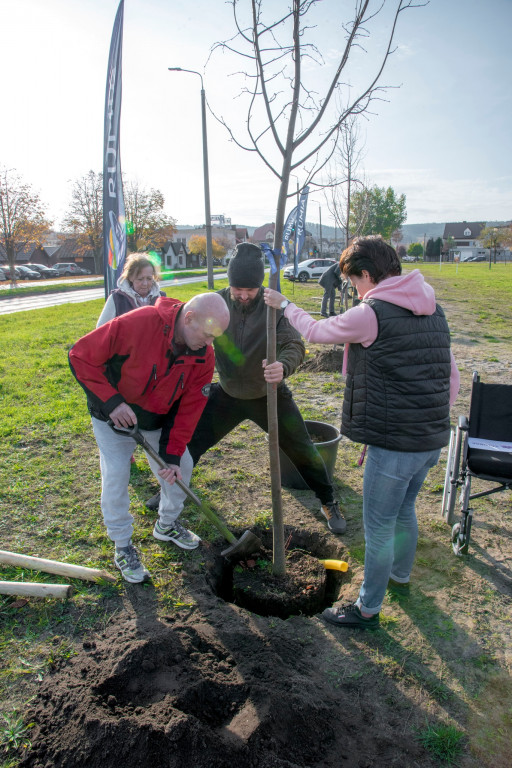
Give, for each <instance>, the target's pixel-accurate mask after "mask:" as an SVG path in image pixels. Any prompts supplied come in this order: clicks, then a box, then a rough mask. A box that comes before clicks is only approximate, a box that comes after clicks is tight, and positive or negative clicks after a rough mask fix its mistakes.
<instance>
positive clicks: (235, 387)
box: [146, 243, 347, 533]
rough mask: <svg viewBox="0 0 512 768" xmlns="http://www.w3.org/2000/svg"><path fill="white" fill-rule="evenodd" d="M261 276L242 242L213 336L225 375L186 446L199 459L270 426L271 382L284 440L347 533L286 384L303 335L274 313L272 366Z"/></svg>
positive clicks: (256, 252)
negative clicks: (234, 436)
mask: <svg viewBox="0 0 512 768" xmlns="http://www.w3.org/2000/svg"><path fill="white" fill-rule="evenodd" d="M263 278H264V265H263V258H262V253H261V249H260V248H258V246H256V245H253V244H251V243H241V244H240V245H238V246H237V248H236V251H235V253H234V255H233V257H232V258H231V260H230V262H229V265H228V279H229V288H224V289H223V290H221V291H219V292H218V293H219V295H220V296H222V297H223V299H224V301H225V302H226V304H227V306H228V309H229V315H230V320H229V325H228V328H227V330H226V331H225V332H224V334H222V336H220V337H219V338H218V339H216V340H215V341H214V347H215V363H216V368H217V371H218V375H219V382H218V383H215V384H212V385H211V388H210V394H209V397H208V402H207V404H206V407H205V409H204V411H203V413H202V415H201V418H200V420H199V423H198V425H197V427H196V430H195V432H194V435H193V437H192V440H191V441H190V442H189V444H188V450H189V452H190V455H191V457H192V461H193V464H194V465H195V464H196V463H197V462H198V460H199V458H200V457H201V456H202V455H203V453H205V452H206V451H207V450H208V449H209V448H211V447H212V446H214V445H216V444H217V443H218V442H219V441H220V440H222V438H223V437H224V436H225V435H227V434H228V433H229V432H231V430H233V429H234V428H235V427H236V426H238V424H240V423H241V422H242V421H245V419H250V420H251V421H253V422H254V423H255V424H257V425H258V426H259V427H261V429H263V430H264V431H265V432H267V431H268V420H267V384H268V383H271V384H276V385H277V413H278V427H279V446H280V448H281V450H282V451H283V452H284V453H285V454H286V455H287V456H288V458H289V459H290V461H292V462H293V464H295V466H296V467H297V469H298V471H299V472H300V474H301V475H302V477H303V478H304V480H305V482H306V483H307V484H308V485H309V487H310V488H311V490H312V491H314V493H315V495H316V496H317V498H318V499H319V501H320V509H321V512H322V514H323V515H324V517H325V518H326V520H327V525H328V527H329V529H330V530H331V531H332V532H333V533H344V532H345V530H346V527H347V524H346V521H345V518H344V517H343V515H342V514H341V512H340V509H339V505H338V502H337V501H336V499H335V496H334V488H333V485H332V482H331V480H330V479H329V476H328V474H327V470H326V469H325V465H324V462H323V460H322V457H321V456H320V454H319V453H318V450H317V449H316V447H315V445H314V444H313V442H312V440H311V438H310V436H309V433H308V430H307V428H306V425H305V423H304V420H303V418H302V416H301V414H300V411H299V409H298V407H297V405H296V403H295V401H294V399H293V396H292V393H291V392H290V390H289V389H288V387H287V386H286V383H285V379H286V378H287V377H288V376H291V374H292V373H293V372H294V371H295V370H296V368H297V367H298V366H299V365H300V363H301V362H302V361H303V359H304V354H305V349H304V343H303V341H302V339H301V336H300V334H299V333H298V332H297V331H296V330H294V329H293V328H292V327H291V325H290V324H289V323H288V321H287V320H286V318H285V317H284V314H283V312H282V310H278V312H277V320H276V322H277V328H276V334H277V343H276V361H275V362H274V363H271V364H269V365H267V361H266V354H267V308H266V305H265V303H264V301H263V288H262V283H263ZM184 479H186V478H185V477H184ZM173 492H174V494H175V495H176V497H177V496H179V495H180V494H183V492H182V491H181V490H180V489H179V488H178V487H177V486H173ZM184 500H185V496H184V494H183V501H184ZM155 502H156V497H153V499H150V500H149V502H148V503H147V505H146V506H149V507H150V508H153V505H154V504H155ZM182 503H183V502H182Z"/></svg>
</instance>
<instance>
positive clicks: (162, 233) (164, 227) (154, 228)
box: [124, 181, 176, 253]
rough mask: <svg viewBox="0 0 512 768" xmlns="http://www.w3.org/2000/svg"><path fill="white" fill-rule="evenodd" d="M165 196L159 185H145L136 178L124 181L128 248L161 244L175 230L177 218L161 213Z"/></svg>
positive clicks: (142, 248)
mask: <svg viewBox="0 0 512 768" xmlns="http://www.w3.org/2000/svg"><path fill="white" fill-rule="evenodd" d="M164 204H165V200H164V196H163V194H162V193H161V192H160V190H158V189H149V190H147V189H145V188H144V187H142V186H141V185H140V184H139V182H138V181H129V182H127V183H125V184H124V207H125V214H126V240H127V247H128V252H129V253H132V252H134V251H143V250H146V248H148V246H151V247H152V248H161V247H162V246H163V245H164V243H165V242H166V241H167V240H170V239H171V237H172V236H173V234H174V233H175V232H176V221H175V219H172V218H171V217H170V216H168V215H167V214H166V213H164Z"/></svg>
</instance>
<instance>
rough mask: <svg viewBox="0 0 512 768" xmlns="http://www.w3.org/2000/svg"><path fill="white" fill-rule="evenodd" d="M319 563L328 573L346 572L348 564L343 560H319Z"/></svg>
mask: <svg viewBox="0 0 512 768" xmlns="http://www.w3.org/2000/svg"><path fill="white" fill-rule="evenodd" d="M320 562H321V563H322V564H323V565H324V567H325V568H327V569H328V570H330V571H348V563H346V562H345V560H320Z"/></svg>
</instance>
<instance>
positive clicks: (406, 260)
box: [402, 256, 417, 263]
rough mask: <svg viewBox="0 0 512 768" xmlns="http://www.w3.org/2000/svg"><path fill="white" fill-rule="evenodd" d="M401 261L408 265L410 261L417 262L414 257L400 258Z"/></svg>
mask: <svg viewBox="0 0 512 768" xmlns="http://www.w3.org/2000/svg"><path fill="white" fill-rule="evenodd" d="M402 261H405V262H406V263H409V262H411V261H417V258H416V256H402Z"/></svg>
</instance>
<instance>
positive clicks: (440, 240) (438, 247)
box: [433, 237, 443, 259]
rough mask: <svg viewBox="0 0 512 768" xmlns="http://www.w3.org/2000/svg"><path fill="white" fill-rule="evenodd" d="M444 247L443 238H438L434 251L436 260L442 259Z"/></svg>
mask: <svg viewBox="0 0 512 768" xmlns="http://www.w3.org/2000/svg"><path fill="white" fill-rule="evenodd" d="M442 247H443V238H442V237H437V238H436V241H435V243H434V251H433V256H434V258H437V259H438V258H439V257H440V255H441V249H442Z"/></svg>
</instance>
